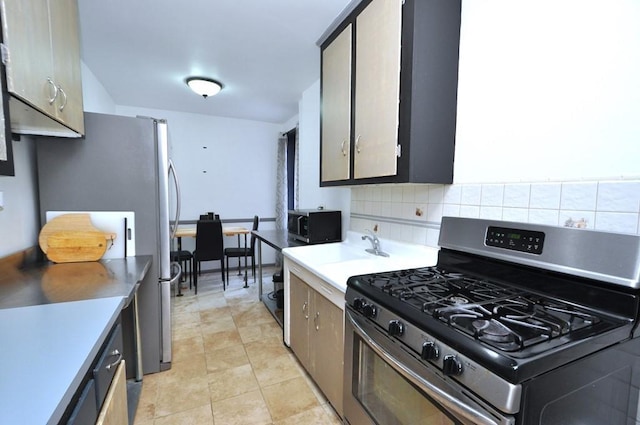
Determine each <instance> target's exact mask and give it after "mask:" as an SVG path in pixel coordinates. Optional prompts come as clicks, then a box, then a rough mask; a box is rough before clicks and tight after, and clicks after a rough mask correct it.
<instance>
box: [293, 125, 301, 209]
mask: <svg viewBox="0 0 640 425" xmlns="http://www.w3.org/2000/svg"><path fill="white" fill-rule="evenodd" d="M295 137H296V142H295V143H296V155H295V158H294V161H295V166H294V168H295V170H296V171H295V175H294V176H293V178H294V183H293V193H294V198H293V199H294V201H293V207H294V208H299V206H300V203H299V200H300V184H299V183H300V128H299V127H298V126H297V125H296V136H295Z"/></svg>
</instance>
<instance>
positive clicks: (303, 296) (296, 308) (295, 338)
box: [289, 273, 311, 371]
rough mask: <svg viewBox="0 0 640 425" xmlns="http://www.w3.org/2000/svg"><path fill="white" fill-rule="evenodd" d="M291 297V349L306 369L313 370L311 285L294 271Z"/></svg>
mask: <svg viewBox="0 0 640 425" xmlns="http://www.w3.org/2000/svg"><path fill="white" fill-rule="evenodd" d="M289 297H290V302H289V305H290V307H291V311H290V312H289V318H290V319H289V320H290V325H289V332H290V344H291V349H292V350H293V352H294V353H295V355H296V357H297V358H298V360H300V363H302V365H303V366H304V367H305V369H307V370H308V371H311V369H310V366H311V365H310V362H309V314H310V313H309V312H310V308H311V306H310V305H309V304H310V299H309V287H308V286H307V284H306V283H304V282H303V281H302V280H301V279H300V278H299V277H298V276H296V275H294V274H293V273H291V274H290V278H289Z"/></svg>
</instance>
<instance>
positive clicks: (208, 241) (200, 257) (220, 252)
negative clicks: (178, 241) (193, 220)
mask: <svg viewBox="0 0 640 425" xmlns="http://www.w3.org/2000/svg"><path fill="white" fill-rule="evenodd" d="M214 260H220V270H221V272H222V290H225V289H226V282H225V278H224V241H223V235H222V222H221V221H220V220H198V223H197V224H196V249H195V251H193V264H192V266H191V270H192V275H193V286H194V287H195V291H196V294H197V293H198V275H199V274H200V266H201V265H200V263H201V262H202V261H214Z"/></svg>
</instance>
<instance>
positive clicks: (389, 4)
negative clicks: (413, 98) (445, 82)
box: [354, 0, 402, 179]
mask: <svg viewBox="0 0 640 425" xmlns="http://www.w3.org/2000/svg"><path fill="white" fill-rule="evenodd" d="M401 29H402V0H373V1H372V2H371V3H370V4H369V5H368V6H367V7H366V8H365V9H364V10H363V11H362V12H361V13H360V14H359V15H358V17H357V18H356V65H355V68H356V76H355V138H356V140H355V152H354V178H356V179H360V178H367V177H380V176H393V175H396V174H397V155H396V146H397V144H398V119H399V114H398V112H399V100H400V44H401Z"/></svg>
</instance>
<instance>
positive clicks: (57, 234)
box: [38, 213, 116, 263]
mask: <svg viewBox="0 0 640 425" xmlns="http://www.w3.org/2000/svg"><path fill="white" fill-rule="evenodd" d="M115 237H116V235H115V233H110V232H102V231H100V229H98V228H96V227H95V226H94V225H93V223H91V217H90V215H89V214H84V213H78V214H63V215H60V216H58V217H55V218H53V219H52V220H51V221H49V222H48V223H47V224H45V225H44V227H43V228H42V230H41V231H40V235H39V237H38V242H39V244H40V249H42V252H44V253H45V254H47V258H49V260H51V261H53V262H56V263H71V262H80V261H97V260H99V259H100V258H102V256H103V255H104V253H105V251H106V250H107V247H108V246H109V244H110V243H112V241H113V240H114V239H115ZM52 251H53V252H52Z"/></svg>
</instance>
